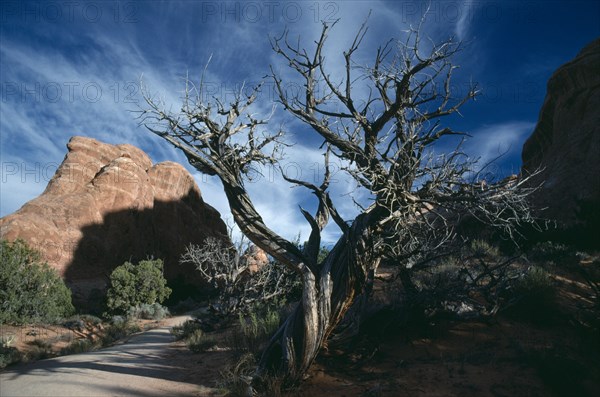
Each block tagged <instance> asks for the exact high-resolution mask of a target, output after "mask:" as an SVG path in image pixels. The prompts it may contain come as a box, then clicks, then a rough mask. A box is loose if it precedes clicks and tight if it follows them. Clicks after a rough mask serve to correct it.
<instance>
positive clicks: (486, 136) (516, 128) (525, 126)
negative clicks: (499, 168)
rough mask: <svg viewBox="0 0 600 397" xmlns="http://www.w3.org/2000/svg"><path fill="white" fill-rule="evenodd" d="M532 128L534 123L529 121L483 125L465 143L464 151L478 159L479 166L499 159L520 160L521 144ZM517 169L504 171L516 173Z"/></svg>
mask: <svg viewBox="0 0 600 397" xmlns="http://www.w3.org/2000/svg"><path fill="white" fill-rule="evenodd" d="M534 127H535V123H533V122H529V121H509V122H505V123H499V124H491V125H485V126H483V127H481V128H478V129H476V130H475V131H473V132H472V136H473V137H472V138H471V139H469V140H468V141H467V142H466V144H465V151H466V152H467V154H469V155H470V156H472V157H473V158H479V164H480V165H485V164H487V163H489V162H490V161H493V160H495V159H497V158H499V157H513V158H520V155H521V149H522V148H523V144H524V143H525V140H526V139H527V137H528V136H529V135H530V134H531V132H532V131H533V128H534ZM512 164H514V162H512ZM516 166H517V167H518V163H517V164H516ZM517 167H515V168H513V169H512V170H506V171H510V172H511V173H518V172H519V169H518V168H517Z"/></svg>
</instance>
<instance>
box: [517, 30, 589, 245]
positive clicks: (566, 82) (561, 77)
mask: <svg viewBox="0 0 600 397" xmlns="http://www.w3.org/2000/svg"><path fill="white" fill-rule="evenodd" d="M599 70H600V39H598V40H595V41H594V42H592V43H590V44H589V45H587V46H586V47H585V48H583V49H582V50H581V51H580V52H579V54H578V55H577V56H576V57H575V58H574V59H573V60H572V61H570V62H568V63H566V64H565V65H563V66H561V67H560V68H559V69H558V70H556V72H554V74H553V75H552V77H551V78H550V80H549V81H548V88H547V94H546V98H545V100H544V104H543V106H542V109H541V111H540V115H539V120H538V123H537V126H536V128H535V130H534V131H533V134H532V135H531V136H530V137H529V139H528V140H527V141H526V142H525V145H524V146H523V153H522V159H523V167H522V173H523V174H524V175H528V174H530V173H532V172H535V171H536V170H538V169H539V170H541V171H540V173H539V175H537V176H536V177H535V178H534V180H533V184H534V185H539V184H542V185H541V188H540V189H539V191H538V192H537V193H536V194H534V196H533V204H534V205H535V207H536V208H538V215H540V216H543V217H544V218H549V219H555V220H557V221H558V223H559V226H560V227H561V228H563V229H571V230H573V229H579V230H582V231H585V232H584V234H585V235H586V236H587V235H589V233H592V232H593V230H596V231H599V232H600V216H599V214H600V73H599V72H598V71H599ZM598 235H600V234H597V235H596V236H598ZM584 237H585V236H584ZM589 237H591V236H589Z"/></svg>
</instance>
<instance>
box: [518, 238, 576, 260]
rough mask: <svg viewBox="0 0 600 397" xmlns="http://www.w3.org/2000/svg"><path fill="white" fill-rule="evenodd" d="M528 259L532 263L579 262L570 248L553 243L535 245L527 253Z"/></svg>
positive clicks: (546, 242)
mask: <svg viewBox="0 0 600 397" xmlns="http://www.w3.org/2000/svg"><path fill="white" fill-rule="evenodd" d="M527 257H528V258H529V260H531V261H536V262H551V263H554V264H560V263H565V264H572V263H577V262H578V258H577V254H576V253H575V251H573V250H572V249H571V248H570V247H569V246H567V245H564V244H560V243H555V242H552V241H545V242H542V243H537V244H535V245H534V246H533V247H531V249H530V250H529V252H528V253H527Z"/></svg>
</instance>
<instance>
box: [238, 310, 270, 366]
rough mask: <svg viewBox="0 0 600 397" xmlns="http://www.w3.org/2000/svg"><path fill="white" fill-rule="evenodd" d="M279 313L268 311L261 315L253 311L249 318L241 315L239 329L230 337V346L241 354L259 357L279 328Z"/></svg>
mask: <svg viewBox="0 0 600 397" xmlns="http://www.w3.org/2000/svg"><path fill="white" fill-rule="evenodd" d="M279 320H280V316H279V312H278V311H276V310H272V309H270V308H269V309H267V310H266V312H264V313H260V312H258V311H252V312H250V314H249V315H248V316H244V315H243V314H242V313H240V314H239V328H237V329H235V330H234V331H233V332H232V334H231V337H230V345H231V347H232V348H233V349H235V350H237V351H239V352H249V353H251V354H254V355H258V354H259V353H260V352H261V351H262V349H263V347H264V346H265V344H266V343H267V342H268V341H269V340H270V339H271V336H272V335H273V334H274V333H275V331H277V329H278V328H279Z"/></svg>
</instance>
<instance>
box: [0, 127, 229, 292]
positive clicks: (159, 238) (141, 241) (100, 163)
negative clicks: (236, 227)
mask: <svg viewBox="0 0 600 397" xmlns="http://www.w3.org/2000/svg"><path fill="white" fill-rule="evenodd" d="M67 147H68V149H69V151H68V153H67V155H66V157H65V159H64V161H63V162H62V164H61V165H60V167H59V168H58V170H57V171H56V174H55V175H54V177H53V178H52V179H51V180H50V182H49V184H48V186H47V187H46V190H45V191H44V192H43V193H42V195H40V196H39V197H37V198H35V199H33V200H31V201H29V202H28V203H26V204H25V205H24V206H23V207H22V208H20V209H19V210H18V211H17V212H15V213H13V214H11V215H8V216H6V217H4V218H2V219H0V235H1V236H2V238H5V239H8V240H14V239H17V238H22V239H24V240H25V241H27V242H28V243H29V244H30V245H31V246H32V247H35V248H37V249H38V250H40V251H41V253H42V255H43V256H44V259H45V260H47V261H48V263H49V264H50V265H51V266H52V267H54V268H56V269H57V270H58V271H59V273H60V274H61V275H62V276H63V277H64V278H65V279H66V281H67V282H68V284H69V285H70V286H71V287H72V289H73V290H74V292H75V297H76V298H79V299H80V300H81V299H82V298H85V297H86V296H88V295H89V293H90V291H91V290H92V289H93V288H98V289H102V288H103V287H104V285H105V283H106V280H107V276H108V275H109V274H110V272H111V271H112V269H114V268H115V267H116V266H118V265H120V264H121V263H123V262H124V261H126V260H139V259H145V258H146V257H148V256H153V257H155V258H161V259H164V261H165V275H166V277H167V278H168V279H170V280H171V281H174V280H176V279H179V281H180V282H181V283H187V284H196V285H199V284H200V279H199V276H198V274H197V272H195V271H194V269H191V268H189V267H185V266H180V265H179V263H178V260H179V256H180V254H181V253H182V251H183V249H184V247H185V246H186V245H187V244H188V243H195V244H198V243H201V242H202V241H203V240H204V238H206V237H208V236H216V237H219V238H227V237H226V236H227V229H226V226H225V224H224V223H223V221H222V220H221V217H220V214H219V213H218V212H217V211H216V210H215V209H214V208H212V207H211V206H209V205H208V204H206V203H204V201H203V200H202V196H201V193H200V189H199V188H198V186H197V185H196V183H195V181H194V179H193V177H192V176H191V175H190V174H189V173H188V172H187V170H186V169H185V168H184V167H183V166H181V165H179V164H176V163H173V162H164V163H160V164H156V165H152V161H151V160H150V158H149V157H148V155H146V154H145V153H144V152H143V151H141V150H140V149H138V148H136V147H134V146H131V145H110V144H106V143H102V142H98V141H96V140H94V139H91V138H83V137H73V138H71V140H70V141H69V143H68V145H67Z"/></svg>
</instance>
